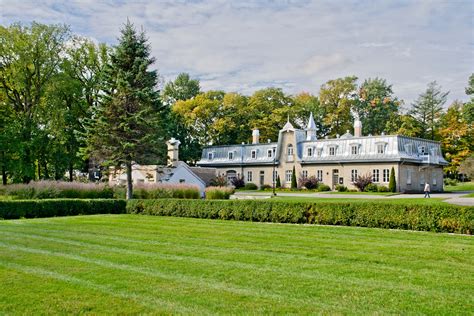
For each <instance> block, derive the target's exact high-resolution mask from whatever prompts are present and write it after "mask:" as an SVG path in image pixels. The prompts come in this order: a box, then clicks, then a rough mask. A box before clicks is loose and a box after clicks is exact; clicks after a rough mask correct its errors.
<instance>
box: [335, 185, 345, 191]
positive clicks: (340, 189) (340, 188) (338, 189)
mask: <svg viewBox="0 0 474 316" xmlns="http://www.w3.org/2000/svg"><path fill="white" fill-rule="evenodd" d="M336 191H339V192H347V187H346V186H344V185H342V184H338V185H336Z"/></svg>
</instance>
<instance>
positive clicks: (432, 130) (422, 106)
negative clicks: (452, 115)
mask: <svg viewBox="0 0 474 316" xmlns="http://www.w3.org/2000/svg"><path fill="white" fill-rule="evenodd" d="M448 94H449V91H448V92H442V91H441V87H440V86H438V84H437V83H436V81H433V82H430V83H429V84H428V89H426V91H425V92H424V93H422V94H420V96H419V97H418V99H416V101H415V103H413V109H412V114H413V116H414V117H415V118H416V119H417V121H418V123H419V125H420V127H421V130H422V135H420V136H421V137H423V138H427V137H430V138H431V139H435V134H436V129H437V128H438V125H439V119H440V117H441V114H442V111H443V105H444V103H445V102H446V99H447V96H448Z"/></svg>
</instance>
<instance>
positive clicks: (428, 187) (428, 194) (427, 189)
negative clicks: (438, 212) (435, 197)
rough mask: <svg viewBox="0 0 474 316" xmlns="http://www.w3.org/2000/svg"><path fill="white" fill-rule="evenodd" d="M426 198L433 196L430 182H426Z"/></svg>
mask: <svg viewBox="0 0 474 316" xmlns="http://www.w3.org/2000/svg"><path fill="white" fill-rule="evenodd" d="M424 191H425V198H426V197H427V196H428V197H429V198H430V197H431V196H430V191H431V188H430V184H429V183H428V182H425V190H424Z"/></svg>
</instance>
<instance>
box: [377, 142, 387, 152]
mask: <svg viewBox="0 0 474 316" xmlns="http://www.w3.org/2000/svg"><path fill="white" fill-rule="evenodd" d="M383 153H385V144H378V145H377V154H383Z"/></svg>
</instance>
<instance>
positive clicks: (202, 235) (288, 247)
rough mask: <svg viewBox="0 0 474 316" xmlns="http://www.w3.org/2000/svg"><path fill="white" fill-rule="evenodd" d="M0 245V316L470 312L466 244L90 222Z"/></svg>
mask: <svg viewBox="0 0 474 316" xmlns="http://www.w3.org/2000/svg"><path fill="white" fill-rule="evenodd" d="M0 238H1V239H0V280H1V282H0V314H27V315H37V314H82V313H86V314H87V313H90V314H103V313H108V314H110V313H113V314H117V313H120V314H130V313H153V314H156V313H164V314H170V313H173V314H193V315H195V314H229V313H232V314H262V313H266V314H269V313H272V314H273V313H278V314H288V313H295V314H303V315H307V314H314V313H323V314H348V313H349V314H458V315H459V314H471V313H472V312H473V311H474V292H473V291H472V289H473V288H474V259H473V258H474V239H473V237H470V236H462V235H449V234H435V233H420V232H409V231H398V230H382V229H367V228H349V227H329V226H309V225H288V224H268V223H251V222H237V221H218V220H200V219H189V218H172V217H153V216H140V215H100V216H77V217H62V218H47V219H34V220H11V221H0Z"/></svg>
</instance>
